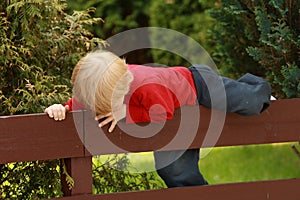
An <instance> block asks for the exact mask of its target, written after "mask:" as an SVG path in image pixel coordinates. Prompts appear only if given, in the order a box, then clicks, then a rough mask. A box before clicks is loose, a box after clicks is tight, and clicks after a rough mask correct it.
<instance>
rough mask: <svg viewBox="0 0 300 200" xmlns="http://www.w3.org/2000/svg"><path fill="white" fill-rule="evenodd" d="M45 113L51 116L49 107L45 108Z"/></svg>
mask: <svg viewBox="0 0 300 200" xmlns="http://www.w3.org/2000/svg"><path fill="white" fill-rule="evenodd" d="M45 113H47V114H48V116H49V117H50V118H53V112H52V110H51V109H49V108H46V110H45Z"/></svg>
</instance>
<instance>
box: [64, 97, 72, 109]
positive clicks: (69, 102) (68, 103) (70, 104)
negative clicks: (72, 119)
mask: <svg viewBox="0 0 300 200" xmlns="http://www.w3.org/2000/svg"><path fill="white" fill-rule="evenodd" d="M72 99H73V98H71V99H69V100H68V101H67V102H66V103H64V104H63V106H69V111H72V110H73V104H72Z"/></svg>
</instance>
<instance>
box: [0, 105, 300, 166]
mask: <svg viewBox="0 0 300 200" xmlns="http://www.w3.org/2000/svg"><path fill="white" fill-rule="evenodd" d="M196 109H198V110H199V107H198V106H187V107H183V108H182V109H181V110H180V109H178V110H176V111H175V115H174V118H173V119H172V120H169V121H167V122H166V123H165V124H163V123H151V124H150V125H151V126H150V127H149V126H148V127H147V124H140V125H141V126H144V127H141V126H138V125H125V123H124V122H120V123H119V124H118V126H120V127H121V128H120V127H117V128H116V130H115V131H114V132H113V133H108V132H107V129H108V126H105V127H103V128H102V129H101V128H99V127H98V126H97V122H96V121H95V120H94V116H93V115H92V114H90V113H89V112H82V111H77V112H72V113H69V114H68V115H67V119H66V120H64V121H62V122H56V121H54V120H52V119H49V118H48V117H47V116H46V115H45V114H32V115H16V116H4V117H0V163H8V162H14V161H30V160H48V159H56V158H72V157H83V156H86V155H100V154H113V153H124V152H145V151H153V150H176V149H187V148H199V147H212V146H231V145H248V144H265V143H276V142H291V141H300V132H299V130H300V112H297V111H299V110H300V99H285V100H277V101H274V102H272V103H271V106H270V108H269V109H268V110H267V111H265V112H263V113H262V114H261V115H258V116H250V117H248V116H240V115H237V114H235V113H233V114H228V115H226V119H225V124H224V126H222V129H221V130H222V132H220V133H218V131H212V133H210V134H208V135H209V137H207V138H210V140H207V138H205V136H206V135H207V133H206V132H207V130H208V128H209V125H210V126H211V127H213V128H214V124H215V123H216V122H212V123H211V124H210V121H211V114H212V113H211V110H210V109H207V108H204V107H201V106H200V120H195V119H197V117H195V116H193V115H187V113H188V114H189V113H192V114H193V113H194V111H195V110H196ZM214 112H215V114H216V115H215V116H217V119H218V114H220V116H222V114H221V112H217V111H214ZM182 113H184V114H182ZM182 116H184V117H182ZM195 123H196V125H195ZM148 125H149V124H148ZM145 127H146V129H145ZM147 128H148V129H147ZM179 128H180V129H179ZM195 128H196V129H195ZM212 130H214V129H212ZM215 133H217V134H216V135H211V134H215ZM218 134H219V135H218ZM204 138H205V139H206V142H205V143H203V141H204ZM83 144H84V145H83Z"/></svg>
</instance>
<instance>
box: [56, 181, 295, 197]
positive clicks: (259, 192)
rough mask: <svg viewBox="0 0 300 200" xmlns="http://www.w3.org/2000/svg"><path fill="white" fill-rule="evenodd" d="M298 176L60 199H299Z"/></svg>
mask: <svg viewBox="0 0 300 200" xmlns="http://www.w3.org/2000/svg"><path fill="white" fill-rule="evenodd" d="M299 188H300V179H287V180H273V181H258V182H248V183H230V184H220V185H209V186H195V187H181V188H170V189H161V190H147V191H136V192H120V193H112V194H102V195H78V196H73V197H64V198H58V199H61V200H86V199H88V200H141V199H142V200H153V199H155V200H166V199H172V200H183V199H189V200H199V199H201V200H220V199H230V200H241V199H242V200H254V199H255V200H264V199H271V200H283V199H289V200H298V199H299V197H300V190H299Z"/></svg>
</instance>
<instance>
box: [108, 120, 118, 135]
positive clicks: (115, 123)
mask: <svg viewBox="0 0 300 200" xmlns="http://www.w3.org/2000/svg"><path fill="white" fill-rule="evenodd" d="M116 125H117V121H116V120H113V121H112V122H111V125H110V127H109V129H108V132H110V133H111V132H113V130H114V129H115V127H116Z"/></svg>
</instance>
